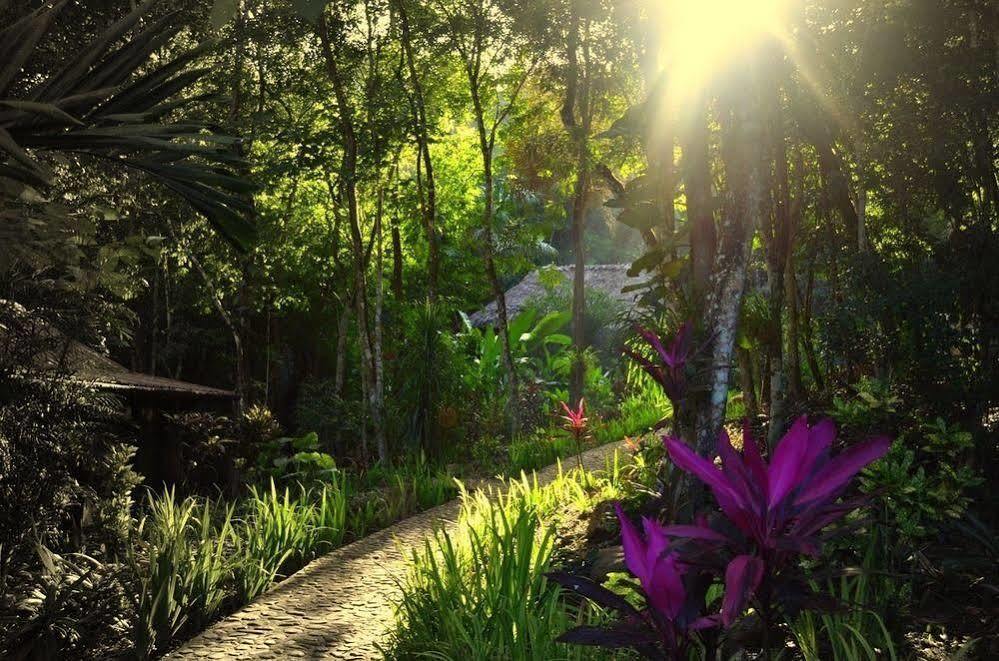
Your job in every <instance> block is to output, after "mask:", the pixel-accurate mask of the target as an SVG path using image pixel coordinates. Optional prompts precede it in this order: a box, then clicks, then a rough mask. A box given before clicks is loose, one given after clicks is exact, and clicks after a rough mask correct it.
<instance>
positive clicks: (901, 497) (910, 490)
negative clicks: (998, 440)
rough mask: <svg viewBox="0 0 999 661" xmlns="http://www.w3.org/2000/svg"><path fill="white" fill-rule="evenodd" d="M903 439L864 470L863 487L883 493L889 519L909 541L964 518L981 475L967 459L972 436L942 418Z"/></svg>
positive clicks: (972, 444)
mask: <svg viewBox="0 0 999 661" xmlns="http://www.w3.org/2000/svg"><path fill="white" fill-rule="evenodd" d="M900 441H901V442H899V443H896V444H895V445H894V446H893V447H892V449H891V451H890V452H889V453H888V455H887V456H885V457H884V458H883V459H882V460H881V461H879V462H877V463H876V464H874V465H872V466H870V467H868V468H867V469H866V470H865V471H864V472H863V474H862V476H861V481H860V483H861V488H862V489H863V490H864V491H866V492H868V493H871V492H876V491H877V492H883V493H884V496H883V498H882V501H883V503H884V505H885V510H886V512H885V513H886V514H887V516H888V517H889V524H890V525H892V526H893V528H894V529H895V530H897V531H898V532H899V533H901V534H902V535H903V536H904V537H905V538H907V539H908V540H909V541H915V540H921V539H925V538H926V537H927V536H931V535H933V534H934V533H935V532H936V530H937V529H938V528H939V526H940V524H942V523H944V522H946V521H948V520H957V519H960V518H961V517H962V516H963V515H964V513H965V511H966V510H967V508H968V505H969V504H970V503H971V501H972V496H971V492H972V490H973V489H974V488H975V487H978V486H979V485H981V484H982V482H983V478H982V475H981V473H980V472H979V471H977V470H975V469H974V468H973V467H972V466H971V465H970V463H969V456H970V455H971V453H972V451H973V449H974V440H973V439H972V435H971V434H969V433H968V432H965V431H962V430H960V429H959V428H957V427H956V426H954V425H948V424H947V423H946V422H945V421H944V420H943V419H941V418H937V419H936V420H933V421H930V422H924V423H922V424H921V425H918V426H917V427H916V428H915V429H914V430H912V431H910V432H908V433H906V434H905V435H904V436H903V437H902V438H901V439H900Z"/></svg>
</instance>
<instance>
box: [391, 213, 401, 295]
mask: <svg viewBox="0 0 999 661" xmlns="http://www.w3.org/2000/svg"><path fill="white" fill-rule="evenodd" d="M392 295H393V296H395V298H396V300H399V301H401V300H402V296H403V291H402V236H401V235H400V234H399V216H398V215H393V217H392Z"/></svg>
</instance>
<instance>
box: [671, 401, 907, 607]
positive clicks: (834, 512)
mask: <svg viewBox="0 0 999 661" xmlns="http://www.w3.org/2000/svg"><path fill="white" fill-rule="evenodd" d="M835 437H836V426H835V425H834V424H833V422H832V421H831V420H828V419H826V420H822V421H820V422H818V423H817V424H815V425H814V426H812V427H809V426H808V423H807V420H806V418H805V417H804V416H802V417H800V418H798V420H797V421H795V423H794V424H793V425H792V426H791V429H790V430H788V432H787V434H785V435H784V437H783V438H782V439H781V440H780V442H779V443H778V445H777V447H776V449H775V450H774V452H773V456H772V457H771V459H770V463H769V464H767V463H766V462H764V460H763V457H762V456H761V455H760V450H759V447H758V446H757V444H756V441H755V440H754V439H753V438H751V437H750V435H749V433H748V430H747V432H746V433H745V434H744V440H743V449H742V452H741V453H739V452H737V451H736V450H735V449H734V448H733V447H732V444H731V442H730V440H729V437H728V434H727V433H726V432H722V434H721V435H720V436H719V439H718V454H719V455H720V457H721V467H720V468H719V467H717V466H716V465H715V464H714V463H713V462H712V461H711V460H710V459H707V458H704V457H701V456H700V455H698V454H697V453H696V452H694V450H692V449H691V448H690V447H689V446H688V445H687V444H686V443H684V442H683V441H681V440H680V439H678V438H671V437H666V438H664V442H665V444H666V449H667V451H668V452H669V456H670V458H671V459H672V460H673V462H674V463H675V464H676V465H677V466H679V467H680V468H682V469H683V470H685V471H687V472H688V473H692V474H693V475H695V476H697V477H698V478H699V479H700V480H701V481H702V482H704V483H705V484H706V485H707V486H708V487H709V488H710V489H711V492H712V493H713V494H714V496H715V499H716V500H717V501H718V505H719V507H720V508H721V510H722V513H723V514H724V515H725V518H726V519H728V520H729V521H730V522H731V523H732V524H733V526H734V527H735V528H736V529H737V530H738V533H735V534H734V535H733V534H731V533H723V532H719V531H718V530H715V529H714V528H711V527H708V526H707V525H706V523H705V522H700V523H698V524H695V525H675V526H667V527H665V528H664V529H663V530H664V531H665V534H666V535H667V536H669V537H682V538H688V539H692V540H696V541H698V542H700V543H704V544H708V545H722V546H727V547H729V548H731V549H733V550H734V551H736V552H737V553H738V555H736V557H735V558H734V559H733V560H731V561H730V562H729V564H728V567H727V569H726V571H725V583H726V590H725V603H724V605H723V609H722V610H723V612H722V615H723V620H724V621H725V624H726V625H728V624H729V623H730V622H731V621H732V620H734V619H735V617H736V616H737V615H738V614H739V613H740V612H741V611H742V609H743V608H744V606H745V603H746V601H747V600H748V599H749V598H750V597H751V596H752V594H753V592H754V591H755V589H756V587H757V586H758V585H759V583H760V581H761V580H762V578H763V575H764V572H766V573H767V574H770V575H772V574H774V573H776V572H777V571H779V570H780V569H781V568H783V567H785V566H787V565H788V563H789V562H790V561H791V560H793V559H794V558H795V557H796V556H798V555H800V554H808V555H818V553H819V548H820V538H819V533H820V532H821V531H822V529H823V528H825V527H826V526H827V525H829V524H830V523H833V522H834V521H836V520H838V519H840V518H841V517H843V516H845V515H846V514H847V513H848V512H850V511H852V510H854V509H856V508H857V507H859V506H860V505H861V504H863V499H862V498H861V499H851V500H846V501H843V502H837V501H838V499H839V497H840V496H841V495H842V494H843V492H844V491H845V490H846V488H847V486H848V485H849V483H850V481H851V480H852V479H853V477H854V476H855V475H856V474H857V473H858V472H860V470H861V469H862V468H864V467H865V466H867V465H868V464H869V463H871V462H873V461H875V460H877V459H879V458H881V457H882V456H884V454H885V453H886V452H888V448H889V447H890V445H891V439H889V438H887V437H876V438H872V439H870V440H868V441H865V442H864V443H860V444H858V445H855V446H853V447H851V448H850V449H848V450H846V451H845V452H842V453H840V454H839V455H837V456H836V457H830V448H831V446H832V442H833V440H834V439H835ZM733 532H734V531H733Z"/></svg>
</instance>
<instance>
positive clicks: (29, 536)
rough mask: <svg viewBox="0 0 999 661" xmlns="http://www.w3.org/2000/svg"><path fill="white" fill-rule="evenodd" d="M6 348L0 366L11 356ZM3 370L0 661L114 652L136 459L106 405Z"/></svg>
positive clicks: (76, 390) (83, 392)
mask: <svg viewBox="0 0 999 661" xmlns="http://www.w3.org/2000/svg"><path fill="white" fill-rule="evenodd" d="M8 322H9V319H7V318H4V317H3V313H2V312H0V327H4V326H5V327H6V328H7V329H10V328H11V326H10V325H6V324H7V323H8ZM4 344H5V346H4V351H3V352H0V353H5V352H9V353H6V355H4V356H2V358H3V359H6V358H8V357H9V356H10V355H11V354H13V353H15V351H16V348H17V347H16V346H15V344H16V343H15V342H13V341H12V340H11V338H10V337H9V336H8V337H6V338H5V341H4ZM8 369H10V365H7V364H5V363H4V360H0V392H2V393H3V395H2V400H3V401H2V403H0V656H2V657H7V656H10V657H13V658H18V657H20V656H21V655H27V656H29V657H30V656H35V657H37V658H53V657H63V658H78V657H103V656H107V655H114V654H117V653H119V652H120V651H121V650H120V647H121V644H122V636H121V632H122V630H125V629H127V626H128V623H127V622H123V620H124V613H127V608H126V607H125V606H124V604H125V603H126V602H127V598H126V594H127V591H128V585H129V582H130V581H129V576H128V570H127V568H126V567H124V566H123V564H122V562H121V561H120V558H122V557H123V556H124V555H125V553H126V550H127V549H128V545H129V534H130V530H131V527H132V518H131V507H132V491H133V489H134V488H135V486H136V484H137V483H138V481H139V477H138V475H136V473H135V471H134V470H133V468H132V460H133V457H134V452H135V450H134V448H132V447H130V446H129V445H127V444H126V441H127V440H128V436H127V435H126V434H127V431H126V430H125V429H124V428H123V426H122V425H121V424H120V423H121V420H120V417H119V412H118V409H117V405H116V402H115V401H114V400H113V399H111V398H108V397H106V396H102V395H99V394H97V393H95V392H93V391H92V390H90V389H89V388H86V387H83V386H79V385H76V384H67V383H59V382H55V381H49V380H46V379H39V380H37V381H33V382H28V381H25V380H23V379H17V378H9V376H8V374H9V373H8V372H7V370H8Z"/></svg>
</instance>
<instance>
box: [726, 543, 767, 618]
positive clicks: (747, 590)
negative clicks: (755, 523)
mask: <svg viewBox="0 0 999 661" xmlns="http://www.w3.org/2000/svg"><path fill="white" fill-rule="evenodd" d="M762 580H763V561H762V560H761V559H760V558H757V557H756V556H751V555H739V556H736V557H735V558H733V560H732V561H731V562H730V563H728V567H726V568H725V596H724V597H723V599H722V622H723V623H724V624H725V626H726V627H727V626H731V624H732V623H733V622H734V621H735V619H736V618H737V617H739V615H741V614H742V611H744V610H745V609H746V604H748V603H749V599H750V598H751V597H752V596H753V593H754V592H756V588H757V587H759V585H760V581H762Z"/></svg>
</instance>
